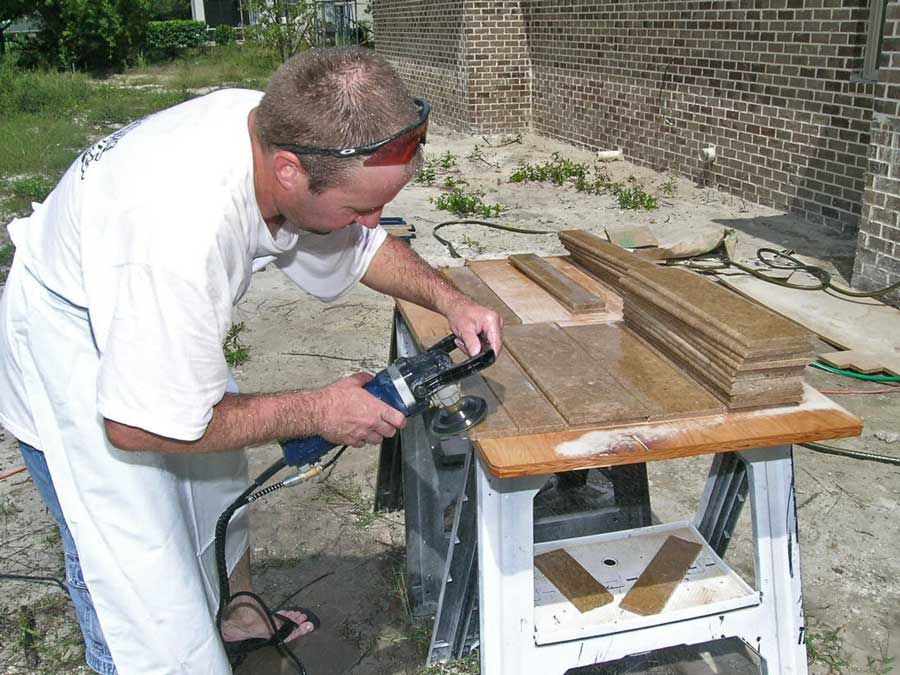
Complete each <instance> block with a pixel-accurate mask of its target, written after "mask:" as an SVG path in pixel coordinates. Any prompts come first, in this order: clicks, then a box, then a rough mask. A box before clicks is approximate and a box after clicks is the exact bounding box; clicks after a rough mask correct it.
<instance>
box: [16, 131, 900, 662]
mask: <svg viewBox="0 0 900 675" xmlns="http://www.w3.org/2000/svg"><path fill="white" fill-rule="evenodd" d="M502 140H503V139H501V138H500V137H491V138H488V139H484V138H480V137H471V136H466V135H463V134H458V133H452V132H448V131H445V130H442V129H440V128H437V127H432V129H430V130H429V145H428V156H429V157H430V158H437V157H440V156H444V157H446V154H445V153H447V152H450V153H451V154H452V155H453V156H454V158H455V166H451V167H450V168H449V169H444V168H440V167H439V168H437V170H436V173H437V180H436V181H435V187H427V186H423V185H419V184H412V185H410V186H409V187H408V188H406V189H405V190H404V191H403V192H402V193H401V194H400V195H399V197H398V198H397V199H396V201H395V202H394V203H393V204H391V205H389V206H388V208H387V210H386V212H385V215H389V216H390V215H393V216H402V217H404V218H406V219H407V221H409V222H410V223H412V224H414V225H415V227H416V230H417V237H416V238H415V239H414V240H413V242H412V244H413V247H414V248H415V250H417V251H418V252H419V253H420V254H422V255H423V256H424V257H425V258H426V259H428V260H429V261H430V262H432V263H433V264H435V265H459V264H462V261H460V260H456V259H452V258H450V256H449V255H448V253H447V250H446V249H445V248H444V247H443V246H442V245H441V244H440V243H439V242H438V241H436V240H435V239H434V238H433V237H432V235H431V231H432V229H433V227H434V226H435V225H436V224H438V223H440V222H443V221H446V220H451V219H454V218H455V217H454V216H452V215H450V214H448V213H446V212H443V211H438V210H437V209H436V208H435V206H434V205H433V204H432V203H431V202H430V199H431V198H433V197H435V196H437V195H439V194H440V193H441V190H440V189H439V188H438V187H437V185H439V184H441V183H443V182H444V180H445V179H446V177H447V176H450V177H452V178H453V179H456V180H465V181H467V184H466V185H461V187H462V188H463V189H465V190H467V191H472V190H481V191H483V192H484V197H483V199H484V201H485V202H487V203H499V204H502V205H503V206H504V207H505V210H504V212H503V213H502V215H500V216H499V217H497V218H494V219H492V220H494V221H495V222H499V223H503V224H507V225H514V226H518V227H524V228H532V229H541V230H553V231H558V230H562V229H569V228H583V229H587V230H590V231H593V232H596V233H598V234H600V233H602V232H603V228H604V227H605V226H608V225H616V224H645V225H648V226H649V227H650V228H651V229H652V230H653V231H654V232H655V233H656V235H657V237H658V238H659V239H660V241H661V243H663V244H668V243H675V242H678V241H684V240H685V239H687V238H689V237H695V236H700V235H702V234H704V233H709V232H711V231H712V232H715V231H721V230H722V228H734V229H735V230H736V231H737V232H738V234H739V237H740V239H739V254H743V255H747V256H749V255H751V254H752V253H753V252H754V251H755V250H756V248H758V247H759V246H763V245H773V244H774V245H776V246H777V247H786V248H792V249H795V250H796V251H798V252H799V253H801V254H803V255H805V256H809V257H810V258H812V259H814V260H818V261H819V262H820V263H823V264H825V265H827V266H830V267H831V268H832V269H833V270H834V271H835V272H836V273H838V274H839V275H842V276H843V278H844V280H845V281H846V279H847V277H848V276H849V272H850V267H851V266H852V259H853V253H854V249H855V240H854V239H853V238H842V237H824V236H821V235H818V234H816V235H813V234H810V233H811V231H812V228H811V227H810V226H809V225H807V224H804V223H803V222H802V221H799V220H797V219H795V218H793V217H791V216H787V215H785V214H784V213H782V212H779V211H776V210H773V209H770V208H766V207H762V206H759V205H755V204H751V203H748V202H745V201H743V200H741V199H739V198H736V197H732V196H730V195H727V194H725V193H723V192H720V191H718V190H717V189H716V187H715V186H714V185H702V186H701V185H696V184H693V183H691V182H689V181H687V180H685V179H682V178H677V177H674V178H673V177H671V176H668V175H665V174H661V173H657V172H653V171H650V170H648V169H645V168H641V167H637V166H634V165H632V164H630V163H628V162H624V161H617V162H612V163H610V164H608V165H607V167H608V170H609V172H610V174H611V176H612V177H613V178H614V179H617V180H626V179H627V177H628V176H634V177H635V178H636V180H637V181H638V182H639V183H640V184H642V185H643V187H644V189H645V190H646V191H647V192H649V193H651V194H655V195H659V196H660V201H659V208H658V209H656V210H653V211H626V210H622V209H621V208H619V207H618V205H617V204H616V201H615V199H614V198H613V197H612V196H610V195H601V196H596V195H587V194H584V193H578V192H576V191H575V190H574V189H572V188H567V187H557V186H554V185H551V184H533V183H532V184H512V183H510V182H508V178H509V175H510V173H511V172H512V170H513V169H514V168H515V166H516V165H517V164H519V163H525V162H531V163H534V162H540V161H546V160H548V159H550V156H551V154H552V153H554V152H559V153H561V155H562V156H564V157H567V158H570V159H573V160H576V161H586V162H592V161H593V156H592V154H591V153H590V152H588V151H585V150H580V149H576V148H573V147H571V146H568V145H565V144H562V143H557V142H555V141H551V140H548V139H545V138H541V137H537V136H531V135H526V136H525V137H524V138H522V139H521V141H519V142H514V143H510V144H508V145H505V146H504V147H498V146H499V145H500V144H501V142H502ZM506 140H509V139H506ZM476 145H477V146H478V152H475V153H473V150H474V148H475V146H476ZM446 163H447V164H452V162H450V161H449V159H448V160H447V162H446ZM663 185H667V186H668V187H667V188H665V189H666V190H667V191H670V192H671V191H672V190H674V193H673V194H671V195H670V196H666V195H664V194H662V191H663ZM441 233H442V235H443V236H445V237H447V238H449V239H451V240H452V241H453V242H454V244H455V245H456V247H457V248H458V249H459V251H460V252H461V253H462V254H463V255H464V256H465V257H468V258H472V259H474V258H496V257H505V256H507V255H509V254H511V253H524V252H533V253H538V254H542V255H549V254H562V253H564V250H563V248H562V247H561V245H560V244H559V242H558V240H557V238H556V237H555V236H554V235H523V234H513V233H508V232H501V231H496V230H489V229H484V228H478V227H472V226H463V225H456V226H452V227H447V228H444V229H443V230H442V232H441ZM3 234H4V236H5V233H3ZM392 307H393V305H392V302H391V300H390V299H388V298H384V297H381V296H378V295H377V294H375V293H373V292H371V291H368V290H367V289H365V288H359V289H356V290H354V291H353V292H351V293H350V294H348V295H347V296H346V297H344V298H342V299H340V300H339V301H337V302H335V303H332V304H329V305H323V304H320V303H318V302H316V301H314V300H311V299H308V298H306V297H304V296H302V295H301V294H300V293H299V292H298V291H296V290H295V289H294V288H292V287H291V286H290V285H289V282H287V281H286V279H284V278H283V277H282V276H281V274H280V273H279V272H278V271H277V270H274V269H268V270H264V271H262V272H260V273H259V274H258V275H256V278H255V280H254V283H253V285H252V287H251V289H250V291H249V292H248V293H247V295H246V297H245V298H244V299H243V300H242V302H241V303H240V305H239V306H238V307H237V309H236V311H235V316H234V319H235V321H237V322H243V323H244V326H245V329H244V331H243V332H242V333H241V334H240V339H241V340H242V341H243V342H244V343H245V344H247V345H248V346H249V348H250V359H249V361H247V362H246V363H245V364H243V365H241V366H240V367H239V368H238V369H237V371H236V377H237V379H238V382H239V383H240V385H241V388H242V390H243V391H246V392H255V391H272V390H278V389H284V388H297V387H304V388H306V387H317V386H321V385H324V384H327V383H329V382H332V381H334V380H335V379H337V378H340V377H342V376H345V375H348V374H350V373H353V372H355V371H358V370H362V369H365V370H370V371H374V370H377V369H380V368H382V367H384V366H385V365H386V363H387V358H388V347H389V341H390V330H391V317H392ZM807 375H808V381H809V382H810V383H811V384H813V385H814V386H816V387H819V388H828V389H855V390H859V389H868V390H871V389H876V388H877V387H876V386H872V385H867V384H866V383H856V382H853V381H851V380H846V379H843V378H838V377H835V376H831V375H827V374H824V373H821V372H819V371H813V370H812V369H809V370H808V371H807ZM839 401H840V403H841V404H843V405H844V406H845V407H847V408H848V409H849V410H851V411H852V412H854V413H856V414H858V415H860V416H861V417H862V418H863V419H864V420H865V430H864V432H863V435H862V437H861V438H858V439H850V440H847V441H841V442H836V444H840V445H842V446H843V447H848V448H853V449H864V450H866V451H869V452H876V453H884V454H893V455H894V456H900V443H898V442H897V441H896V440H893V441H892V440H891V439H895V438H896V433H895V432H897V431H898V422H897V420H898V419H900V396H897V395H893V394H875V395H851V396H841V397H840V398H839ZM278 453H279V450H278V449H277V448H276V447H275V446H274V445H269V446H265V447H260V448H255V449H253V450H251V451H250V456H251V473H252V474H254V475H255V474H256V473H259V471H261V470H262V469H263V468H265V467H266V466H268V465H269V464H270V463H271V462H272V461H273V460H274V459H275V458H276V457H277V456H278ZM795 460H796V484H797V504H798V507H799V517H800V537H801V553H802V559H803V580H804V607H805V611H806V617H807V628H808V635H809V637H810V639H811V640H812V643H811V646H810V647H811V649H810V651H811V655H812V656H813V662H812V664H811V670H812V672H813V673H823V674H824V673H829V672H833V673H840V672H844V673H851V672H862V673H866V672H868V673H887V672H890V670H889V669H890V668H891V663H892V661H891V659H893V658H894V657H895V656H896V655H897V654H898V652H900V610H898V607H900V602H898V600H900V597H898V595H900V592H898V584H897V583H896V581H895V580H896V579H897V578H898V576H900V569H898V568H900V565H898V562H897V558H896V555H895V551H896V543H897V541H900V524H898V519H897V518H896V516H895V512H896V509H897V502H898V500H900V471H898V469H897V468H895V467H893V466H891V465H888V464H877V463H872V462H862V461H854V460H849V459H842V458H838V457H833V456H828V455H821V454H816V453H813V452H811V451H809V450H806V449H802V448H798V449H797V450H796V454H795ZM376 463H377V449H376V448H365V449H363V450H354V451H348V452H347V453H345V455H344V456H343V457H342V458H341V460H340V461H339V462H338V464H337V466H336V468H335V470H334V471H333V473H331V474H330V475H329V476H328V477H327V479H323V480H318V481H315V482H312V483H309V484H305V485H302V486H300V487H297V488H293V489H290V490H282V491H280V492H277V493H275V494H273V495H272V496H271V497H269V498H267V499H264V500H261V501H260V502H258V503H256V504H255V505H254V507H253V510H252V522H253V531H252V532H253V534H252V536H253V543H252V548H253V556H254V572H255V576H256V579H257V586H258V588H257V590H258V591H259V592H260V593H261V594H262V595H263V596H264V597H266V598H267V599H268V600H269V601H271V603H272V604H273V605H276V606H277V605H279V604H281V602H288V604H303V605H306V606H309V607H312V608H314V609H315V610H316V612H317V613H318V614H319V616H320V617H321V618H322V621H323V626H322V628H321V629H320V630H318V631H317V632H316V633H315V634H313V635H312V636H309V637H307V638H304V639H303V640H302V641H301V644H300V645H299V647H298V653H299V654H300V656H301V658H302V659H303V661H304V663H305V665H306V667H307V669H308V671H309V672H310V673H312V674H316V673H318V674H322V675H332V674H335V675H337V674H343V673H348V674H349V673H353V674H357V675H389V674H390V675H395V674H397V675H399V674H400V673H419V672H423V671H422V670H421V669H422V663H423V656H424V652H425V650H426V648H427V644H428V626H427V624H426V623H422V622H416V621H414V620H412V618H411V617H410V616H409V615H408V613H407V611H406V609H405V603H404V579H403V569H404V529H403V520H402V518H403V516H402V513H395V514H374V513H373V512H372V503H373V493H374V483H375V469H376ZM708 463H709V460H708V459H703V458H698V459H691V460H681V461H677V462H665V463H661V464H656V465H651V467H650V478H651V496H652V500H653V510H654V514H655V516H656V518H658V519H659V520H661V521H669V520H676V519H682V518H689V517H691V516H692V514H693V511H694V509H695V508H696V506H697V503H698V501H699V497H700V492H701V486H702V483H703V480H704V478H705V473H706V470H707V467H708ZM20 464H21V459H20V458H19V457H18V455H17V452H16V449H15V446H14V441H13V439H11V438H9V437H8V436H6V437H5V438H2V440H0V471H3V470H6V469H9V468H11V467H15V466H18V465H20ZM749 538H750V519H749V515H748V514H747V513H745V514H744V516H743V517H742V520H741V524H740V527H739V532H738V537H737V541H736V543H735V544H734V546H733V548H732V549H731V551H730V552H729V556H728V560H729V562H730V563H731V564H732V565H733V566H734V568H735V569H737V570H738V571H739V573H741V574H742V575H743V576H744V577H745V579H747V580H748V581H750V582H751V583H752V560H751V558H750V555H749ZM58 545H59V544H58V536H57V535H56V534H55V529H54V527H53V526H52V524H51V522H50V520H49V518H48V516H47V514H46V511H45V510H44V508H43V506H42V505H41V503H40V500H39V498H38V496H37V493H36V491H35V489H34V487H33V485H32V483H31V481H30V480H29V478H28V476H27V474H25V473H22V474H18V475H16V476H13V477H11V478H8V479H6V480H4V481H2V482H0V571H2V572H6V573H15V574H36V575H46V576H50V577H56V578H61V577H62V565H61V556H60V554H59V552H58V550H57V549H58ZM2 584H3V587H2V588H3V593H2V594H0V611H2V614H0V635H2V644H0V672H6V673H26V672H28V673H31V672H47V673H77V672H83V671H84V670H83V667H80V666H79V665H78V664H79V649H80V645H79V637H78V633H77V629H76V627H75V624H74V620H73V614H72V611H71V607H70V606H69V604H68V602H67V599H66V596H65V595H64V594H63V593H62V592H61V591H60V590H59V589H58V588H56V587H55V586H53V585H51V584H46V585H38V584H30V583H22V582H11V581H3V582H2ZM289 598H290V600H287V599H289ZM29 622H33V623H29ZM29 625H31V626H33V627H32V628H31V629H29ZM696 663H697V662H695V665H694V666H693V667H697V666H696ZM699 663H700V664H701V666H702V664H703V663H706V662H705V661H701V662H699ZM710 663H712V662H711V661H710ZM703 667H705V668H706V670H705V671H702V670H690V668H689V667H687V666H681V667H678V666H671V670H667V671H666V672H736V671H735V670H733V669H730V668H729V667H728V666H725V665H722V664H721V663H720V664H719V665H718V666H715V665H714V666H712V668H713V669H711V666H709V665H706V666H703ZM623 668H625V667H623ZM649 668H650V666H649V665H648V666H647V667H646V668H642V667H641V666H639V665H638V666H628V667H627V672H646V671H647V670H648V669H649ZM459 670H461V671H462V672H477V666H476V667H474V668H473V667H472V666H471V665H469V666H467V667H466V668H461V669H459ZM240 672H246V673H251V672H265V671H264V670H262V669H261V666H257V667H252V666H250V665H248V666H245V667H244V668H243V669H242V670H241V671H240ZM424 672H437V671H436V670H432V671H424ZM442 672H444V671H442ZM446 672H449V671H446ZM608 672H626V670H624V669H618V670H617V669H615V668H612V669H609V670H608ZM653 672H661V671H658V670H653Z"/></svg>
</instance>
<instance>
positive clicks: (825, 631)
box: [806, 626, 850, 675]
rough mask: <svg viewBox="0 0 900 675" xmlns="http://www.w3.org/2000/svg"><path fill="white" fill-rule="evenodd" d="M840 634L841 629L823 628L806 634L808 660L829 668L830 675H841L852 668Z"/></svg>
mask: <svg viewBox="0 0 900 675" xmlns="http://www.w3.org/2000/svg"><path fill="white" fill-rule="evenodd" d="M840 632H841V628H827V627H824V626H823V627H822V629H821V630H817V631H812V630H810V631H808V632H807V633H806V654H807V660H808V661H809V662H810V663H818V664H819V665H821V666H824V667H825V668H828V673H829V674H830V675H840V674H841V673H843V672H844V669H845V668H849V667H850V662H849V661H848V658H847V652H846V651H845V650H844V638H843V637H841V635H840Z"/></svg>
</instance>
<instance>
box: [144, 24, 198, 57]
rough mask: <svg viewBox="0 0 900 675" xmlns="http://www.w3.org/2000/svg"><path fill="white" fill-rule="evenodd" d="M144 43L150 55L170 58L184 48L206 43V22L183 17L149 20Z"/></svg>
mask: <svg viewBox="0 0 900 675" xmlns="http://www.w3.org/2000/svg"><path fill="white" fill-rule="evenodd" d="M145 44H146V46H147V51H148V52H149V53H150V54H151V56H153V57H167V58H172V57H174V56H177V55H178V53H179V52H182V51H184V50H185V49H190V48H193V47H200V46H202V45H204V44H206V24H205V23H203V22H202V21H191V20H184V19H175V20H172V21H151V22H150V23H148V24H147V40H146V42H145Z"/></svg>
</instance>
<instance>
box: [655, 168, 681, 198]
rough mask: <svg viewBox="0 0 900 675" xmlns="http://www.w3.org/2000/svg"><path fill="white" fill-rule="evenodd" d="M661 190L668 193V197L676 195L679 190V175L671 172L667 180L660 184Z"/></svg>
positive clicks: (665, 193)
mask: <svg viewBox="0 0 900 675" xmlns="http://www.w3.org/2000/svg"><path fill="white" fill-rule="evenodd" d="M659 191H660V192H662V193H663V194H664V195H666V197H674V196H675V194H676V193H677V192H678V176H676V175H675V174H674V173H670V174H669V177H668V178H666V180H665V182H663V183H662V184H661V185H660V186H659Z"/></svg>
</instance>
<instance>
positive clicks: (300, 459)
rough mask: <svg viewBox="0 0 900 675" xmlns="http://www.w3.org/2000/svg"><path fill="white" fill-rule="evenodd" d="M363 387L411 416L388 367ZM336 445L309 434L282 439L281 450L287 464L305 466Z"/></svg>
mask: <svg viewBox="0 0 900 675" xmlns="http://www.w3.org/2000/svg"><path fill="white" fill-rule="evenodd" d="M363 389H365V390H366V391H367V392H369V393H370V394H372V396H374V397H375V398H377V399H379V400H381V401H384V402H385V403H387V404H388V405H389V406H391V407H392V408H396V409H397V410H399V411H400V412H402V413H403V414H404V415H405V416H407V417H408V416H409V410H408V409H407V408H406V406H405V405H404V404H403V400H402V399H401V398H400V394H399V392H398V391H397V387H395V386H394V383H393V382H392V381H391V376H390V375H389V374H388V372H387V369H385V370H382V371H380V372H379V373H378V374H377V375H375V377H374V378H372V380H370V381H369V382H368V383H366V384H365V385H363ZM335 445H337V444H336V443H332V442H331V441H328V440H325V439H324V438H322V437H321V436H307V437H306V438H294V439H291V440H287V441H281V450H282V452H284V461H285V464H290V465H291V466H304V465H305V464H312V463H314V462H316V461H318V460H319V459H321V458H322V457H323V456H324V455H325V454H326V453H327V452H328V451H329V450H331V449H332V448H333V447H335Z"/></svg>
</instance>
